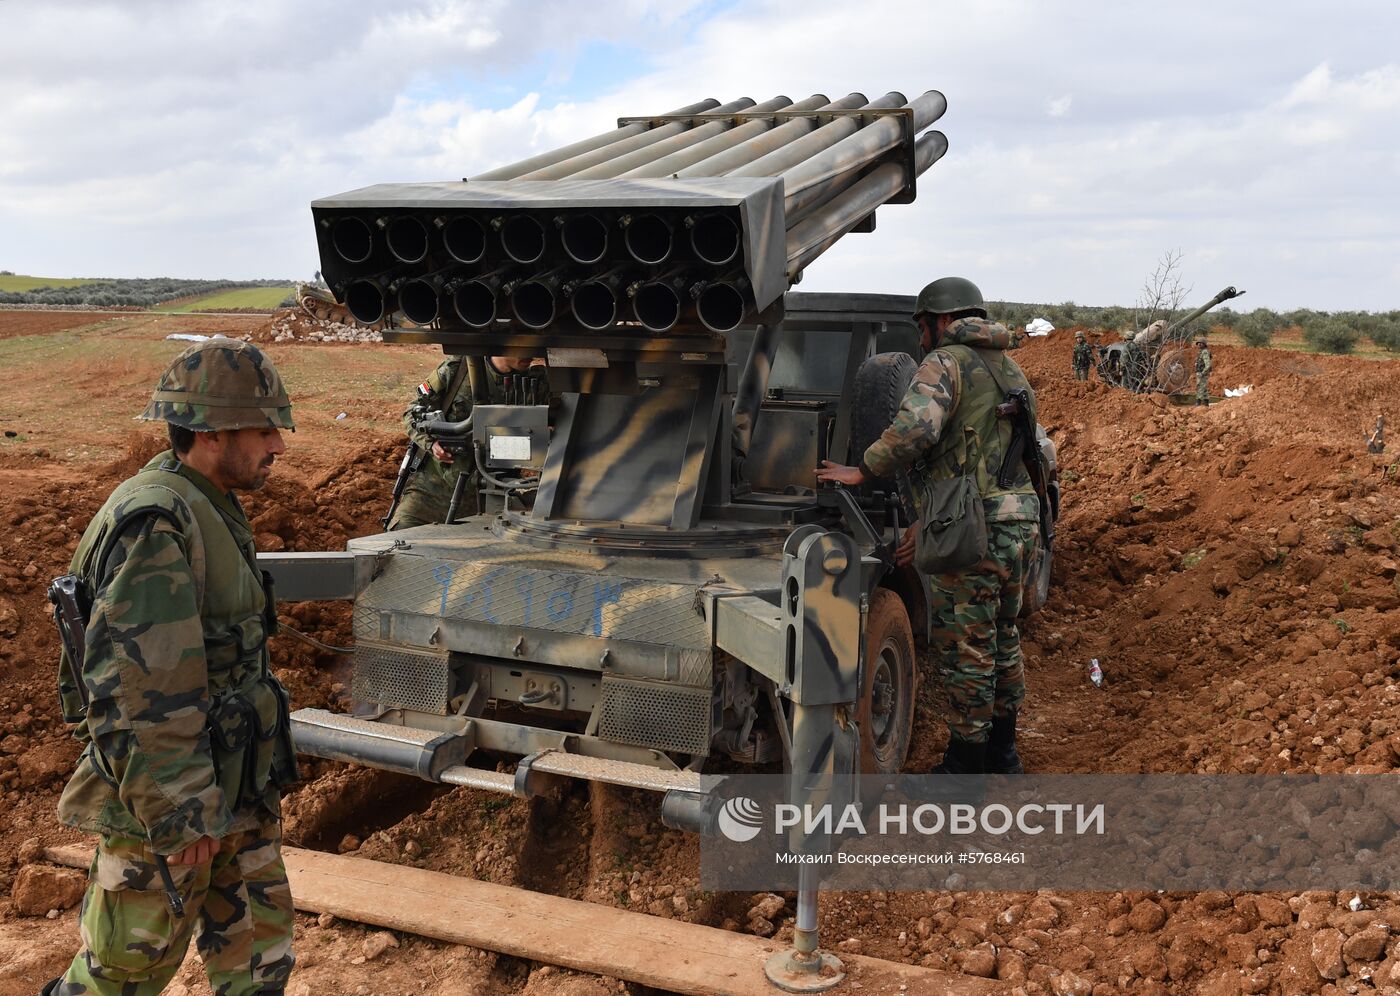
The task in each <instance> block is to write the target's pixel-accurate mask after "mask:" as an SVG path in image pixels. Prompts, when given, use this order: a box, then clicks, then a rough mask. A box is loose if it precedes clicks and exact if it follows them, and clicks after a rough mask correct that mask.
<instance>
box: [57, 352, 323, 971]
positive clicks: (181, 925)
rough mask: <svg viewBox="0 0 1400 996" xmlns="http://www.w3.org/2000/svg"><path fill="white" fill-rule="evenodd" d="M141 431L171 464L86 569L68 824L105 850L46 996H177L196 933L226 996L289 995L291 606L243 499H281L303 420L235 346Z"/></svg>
mask: <svg viewBox="0 0 1400 996" xmlns="http://www.w3.org/2000/svg"><path fill="white" fill-rule="evenodd" d="M140 417H141V418H143V419H147V420H164V421H166V422H167V423H168V424H169V425H168V428H169V434H170V439H171V449H170V450H167V451H166V452H164V453H162V454H160V455H159V456H157V457H155V458H154V459H152V460H151V461H150V463H148V464H147V465H146V466H145V467H144V468H143V469H142V470H141V471H140V472H139V473H138V474H136V476H134V477H132V478H130V479H129V480H127V481H125V482H124V483H122V484H121V485H119V486H118V487H117V489H116V490H115V491H114V492H113V493H112V495H111V497H110V498H108V499H107V502H106V504H104V505H103V506H102V508H101V509H100V510H99V511H98V512H97V514H96V515H95V516H94V518H93V520H92V522H91V524H90V525H89V526H88V528H87V530H86V532H85V533H84V534H83V538H82V541H81V542H80V543H79V545H78V549H77V551H76V553H75V554H74V556H73V562H72V566H71V571H72V573H73V574H75V575H78V576H79V577H80V578H82V579H83V580H84V582H85V583H86V585H87V589H88V591H90V592H91V595H92V603H91V605H92V608H91V612H90V613H88V624H87V629H86V632H85V633H84V634H82V635H81V639H82V641H83V646H84V661H83V666H82V671H81V675H75V674H74V668H73V666H72V662H70V661H69V660H68V659H67V654H66V653H65V654H64V659H63V661H62V667H61V670H60V678H59V692H60V696H61V699H62V703H63V712H64V718H65V720H67V721H68V722H70V723H72V724H74V736H75V737H76V738H77V739H78V740H79V741H80V742H81V743H82V744H83V745H84V749H83V753H82V756H81V757H80V758H79V760H78V765H77V770H76V772H75V773H74V774H73V777H72V778H71V779H70V780H69V782H68V785H67V786H66V787H65V789H64V791H63V796H62V799H61V800H60V802H59V819H60V820H61V821H62V822H63V823H64V824H66V825H68V826H71V827H77V828H79V829H82V830H85V831H87V832H89V833H94V834H99V835H100V840H99V842H98V846H97V853H96V856H95V857H94V859H93V863H92V868H91V870H90V881H89V885H88V890H87V894H86V896H85V897H84V899H83V906H82V913H81V918H80V932H81V935H82V948H81V950H80V951H79V952H78V954H77V956H76V957H75V958H74V959H73V962H72V964H71V965H70V966H69V967H68V971H67V972H66V973H65V974H64V975H63V977H62V978H59V979H55V980H53V981H52V982H50V983H49V984H48V985H47V986H46V987H45V989H44V993H45V994H46V996H55V994H56V996H77V994H79V993H94V994H108V993H110V994H113V996H116V994H122V996H146V994H154V993H159V992H160V991H161V990H163V989H164V988H165V986H166V984H167V983H169V981H170V979H171V978H172V977H173V976H174V975H175V972H176V970H177V969H179V967H180V962H181V960H182V959H183V958H184V956H185V951H186V949H187V948H188V947H189V943H190V939H191V937H192V936H194V935H195V934H196V933H198V939H197V941H196V943H197V945H198V948H199V953H200V956H201V957H202V958H203V960H204V966H205V970H206V971H207V973H208V975H209V982H210V985H211V986H212V988H213V990H214V992H215V993H217V994H219V996H244V994H249V993H260V994H268V996H271V994H277V993H282V992H283V991H284V990H285V987H286V984H287V978H288V976H289V975H290V974H291V970H292V964H293V961H294V959H293V956H292V895H291V890H290V888H289V887H288V884H287V873H286V869H285V867H284V866H283V863H282V856H281V826H280V819H279V814H280V790H281V788H282V787H283V786H285V785H287V784H290V783H291V782H292V781H294V780H295V779H296V761H295V754H294V749H293V746H292V742H291V737H290V731H289V718H288V712H289V709H288V701H287V693H286V691H285V689H283V688H282V685H281V684H280V683H279V682H278V680H277V678H276V677H275V676H274V675H273V674H272V673H271V672H270V670H269V668H268V649H267V639H268V636H269V635H270V633H271V631H272V629H273V627H274V626H275V625H276V608H275V606H274V604H273V603H272V601H271V589H270V587H269V586H267V584H266V582H265V579H264V577H263V575H262V574H261V573H260V571H259V570H258V567H257V563H256V560H255V557H256V554H255V552H254V549H253V532H252V529H251V528H250V527H249V524H248V520H247V518H246V517H245V516H244V514H243V509H242V507H241V506H240V505H239V503H238V499H237V498H235V497H234V494H233V493H234V491H236V490H249V491H251V490H256V489H257V488H259V487H261V486H262V485H263V484H264V483H265V482H266V480H267V477H268V474H269V473H270V472H271V470H272V465H273V462H274V461H275V460H276V458H277V456H278V455H279V454H281V453H282V452H283V451H284V449H285V446H284V444H283V441H282V435H281V430H282V429H291V428H293V425H292V409H291V403H290V401H289V400H288V398H287V392H286V390H285V389H284V387H283V385H282V380H281V378H280V377H279V376H278V374H277V371H276V369H275V368H274V367H273V365H272V363H271V362H270V361H269V360H268V359H267V357H265V356H264V355H263V353H262V352H261V351H259V350H258V349H257V348H256V347H254V346H252V345H251V344H249V343H246V342H241V341H236V340H230V339H225V338H222V337H217V338H213V339H210V340H208V341H206V342H202V343H199V344H198V345H195V346H191V347H190V348H189V349H187V350H185V351H184V352H183V353H181V354H180V356H179V357H178V358H176V360H175V361H174V363H172V364H171V366H170V367H169V369H167V370H166V372H165V374H164V375H163V376H162V377H161V379H160V383H159V384H158V385H157V387H156V391H155V394H154V395H153V396H152V399H151V403H150V405H149V406H148V407H147V408H146V410H145V412H144V413H143V414H142V415H141V416H140ZM75 679H76V680H75ZM78 681H81V683H82V687H81V688H80V687H79V686H78ZM84 690H85V691H86V695H84V694H83V692H84ZM167 876H168V879H169V881H168V882H167V881H166V878H167ZM172 892H173V893H175V894H178V899H179V901H181V902H182V903H183V911H179V910H177V909H176V906H177V903H176V900H175V898H174V897H173V896H172V895H171V893H172ZM177 914H179V915H177ZM196 928H198V930H197V931H196Z"/></svg>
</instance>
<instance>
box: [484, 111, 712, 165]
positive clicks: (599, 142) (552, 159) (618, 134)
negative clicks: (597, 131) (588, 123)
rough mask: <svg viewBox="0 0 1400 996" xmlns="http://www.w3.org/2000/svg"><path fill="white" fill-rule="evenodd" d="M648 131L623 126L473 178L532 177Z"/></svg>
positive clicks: (641, 124) (641, 125)
mask: <svg viewBox="0 0 1400 996" xmlns="http://www.w3.org/2000/svg"><path fill="white" fill-rule="evenodd" d="M717 106H719V101H718V100H715V99H714V98H713V97H711V98H708V99H706V100H701V101H699V102H697V103H694V104H686V105H685V106H684V107H678V108H676V109H675V110H674V111H668V112H667V114H668V115H671V114H703V113H704V112H705V111H708V110H710V109H711V108H712V107H717ZM646 130H647V126H646V124H645V123H644V122H641V121H637V122H635V123H633V124H629V125H623V126H621V127H620V128H616V129H614V130H613V131H607V132H604V133H603V134H601V135H594V136H593V137H592V138H585V139H582V140H581V141H578V142H575V143H573V144H572V145H566V146H564V147H563V148H562V149H553V150H551V151H549V152H541V153H540V154H539V155H537V156H531V157H530V158H529V159H522V160H520V161H519V162H515V163H511V164H510V165H509V166H498V167H496V168H495V169H493V170H487V171H486V172H485V173H480V174H478V175H476V176H474V177H472V179H473V180H515V179H519V178H520V177H522V176H524V175H525V174H527V173H533V172H535V171H536V170H541V169H544V168H545V167H547V166H553V165H555V164H556V163H561V162H564V161H565V160H568V159H575V158H577V157H579V156H583V155H586V154H588V153H592V152H597V151H598V150H600V149H605V148H607V147H608V146H611V145H616V144H617V143H619V142H621V141H623V140H625V139H628V138H633V137H635V136H637V135H641V134H642V133H644V132H645V131H646Z"/></svg>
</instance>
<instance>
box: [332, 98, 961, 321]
mask: <svg viewBox="0 0 1400 996" xmlns="http://www.w3.org/2000/svg"><path fill="white" fill-rule="evenodd" d="M946 108H947V102H946V100H945V99H944V98H943V95H942V94H940V93H938V92H937V91H932V90H931V91H929V92H928V93H925V94H924V95H923V96H921V97H919V98H918V99H917V100H914V101H912V102H909V101H907V100H906V98H905V97H904V95H903V94H899V93H889V94H886V95H885V96H884V97H881V98H879V99H878V100H873V101H868V100H867V99H866V98H865V96H864V95H862V94H851V95H849V96H847V97H845V98H843V99H841V100H837V101H829V100H828V99H827V98H826V97H825V96H822V95H820V94H818V95H815V96H812V97H810V98H808V99H806V100H803V101H799V102H797V103H793V102H792V101H791V100H789V99H788V98H787V97H775V98H773V99H772V100H769V101H765V102H764V103H761V104H756V103H755V102H754V101H752V100H751V99H749V98H742V99H740V100H736V101H733V102H731V103H729V104H724V105H720V104H719V103H718V102H717V101H715V100H705V101H702V102H700V103H697V104H692V105H690V106H688V107H682V108H679V109H678V110H676V111H672V112H671V113H669V114H663V115H660V116H657V117H650V118H623V119H621V120H620V121H619V122H618V127H617V128H616V129H615V130H613V131H610V132H607V133H604V134H602V135H597V136H594V137H592V138H589V139H585V140H583V141H581V142H576V143H574V144H572V145H569V146H566V147H564V148H561V149H556V150H553V151H551V152H546V153H542V154H540V155H537V156H533V157H531V158H529V159H526V160H523V161H521V162H518V163H514V164H511V165H509V166H503V167H500V168H498V169H494V170H491V171H489V172H487V173H483V174H481V175H479V176H476V177H471V178H468V179H466V180H463V181H460V182H439V183H406V184H379V185H375V186H372V187H366V188H362V189H361V190H356V191H350V192H349V193H346V194H341V195H337V196H335V197H330V198H324V199H321V200H318V201H315V202H313V204H312V214H313V217H314V219H315V221H316V232H317V239H318V245H319V248H320V255H321V264H322V265H321V271H322V274H323V275H324V276H325V278H326V280H327V282H328V283H329V285H330V287H331V290H332V292H333V293H334V294H335V296H336V298H337V299H338V300H340V301H341V302H343V303H344V304H345V305H346V306H347V307H348V309H349V310H350V312H351V314H352V315H354V317H355V318H356V319H357V320H358V321H360V322H362V323H364V324H366V325H370V324H374V323H376V322H379V321H381V320H384V319H386V318H392V317H394V316H396V315H400V314H401V315H402V316H403V317H404V318H406V319H407V320H408V321H409V322H412V323H413V324H414V325H418V326H423V327H430V328H442V329H459V330H460V329H463V328H465V329H467V330H474V331H484V330H496V329H506V328H515V329H517V330H528V331H534V332H538V331H540V330H544V329H551V330H554V331H560V332H569V331H573V332H580V333H589V332H601V331H604V330H608V329H613V328H615V327H618V326H621V327H623V328H625V327H626V326H627V325H628V324H630V323H635V326H636V327H639V328H640V329H642V330H645V331H647V332H650V333H665V332H669V331H671V330H672V329H674V328H676V327H677V326H682V327H688V326H692V325H693V324H694V323H695V322H697V321H698V322H699V323H700V324H701V325H703V326H704V327H705V328H707V329H709V330H710V331H712V332H728V331H730V330H732V329H734V328H736V327H738V326H739V325H740V324H741V323H743V321H744V319H745V317H746V316H753V315H756V314H757V313H758V312H761V311H762V310H763V309H764V308H765V307H767V306H768V305H769V304H771V303H772V302H773V301H774V300H776V299H777V298H778V297H780V296H781V295H782V294H783V293H784V292H785V291H786V290H787V289H788V287H789V286H791V284H792V283H794V282H796V280H797V279H798V278H799V277H800V275H801V272H802V270H803V269H804V268H805V267H806V266H807V265H808V264H810V263H811V262H812V260H814V259H815V258H817V256H819V255H820V254H821V253H823V252H825V251H826V249H828V248H830V246H831V245H833V244H834V243H835V242H836V241H837V240H838V239H839V238H841V236H843V235H845V234H846V233H847V232H850V231H853V230H865V231H868V230H870V229H871V228H872V227H873V215H874V212H875V209H876V208H877V207H879V206H880V205H881V204H884V203H887V202H906V201H909V200H912V199H913V197H914V193H915V181H916V178H917V177H918V175H919V174H920V173H922V172H923V171H924V170H926V169H928V167H929V166H931V165H932V164H933V163H934V162H935V161H937V160H938V159H939V158H940V157H941V156H942V155H943V154H944V152H946V150H947V147H948V145H947V140H946V139H945V138H944V136H943V135H942V133H941V132H938V131H928V132H926V133H925V129H926V128H928V126H929V125H930V124H932V123H933V122H934V121H936V120H937V119H938V118H939V117H940V116H941V115H942V114H943V112H944V111H945V110H946ZM921 133H923V134H921Z"/></svg>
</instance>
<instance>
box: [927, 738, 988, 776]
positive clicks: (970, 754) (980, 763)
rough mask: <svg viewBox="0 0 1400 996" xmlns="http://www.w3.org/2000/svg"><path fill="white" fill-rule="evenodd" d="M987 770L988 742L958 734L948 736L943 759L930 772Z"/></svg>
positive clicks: (971, 773) (978, 773)
mask: <svg viewBox="0 0 1400 996" xmlns="http://www.w3.org/2000/svg"><path fill="white" fill-rule="evenodd" d="M986 770H987V744H986V742H983V743H980V744H978V743H973V742H972V741H971V740H964V739H963V738H962V737H960V736H957V735H956V734H953V735H950V736H949V737H948V749H947V750H946V751H944V752H943V760H941V761H939V762H938V763H937V764H936V765H934V767H933V770H932V771H931V772H929V773H930V774H933V775H981V774H984V773H985V772H986Z"/></svg>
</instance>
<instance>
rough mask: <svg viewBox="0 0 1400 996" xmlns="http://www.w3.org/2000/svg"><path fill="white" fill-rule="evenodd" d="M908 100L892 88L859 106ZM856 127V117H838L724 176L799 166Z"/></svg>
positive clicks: (773, 172)
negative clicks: (881, 95)
mask: <svg viewBox="0 0 1400 996" xmlns="http://www.w3.org/2000/svg"><path fill="white" fill-rule="evenodd" d="M907 102H908V98H907V97H905V96H904V94H902V93H900V92H899V91H898V90H891V91H890V92H889V93H887V94H885V95H884V96H883V97H880V98H878V99H876V100H872V101H870V102H869V103H868V104H863V105H862V106H861V107H860V108H858V109H859V110H864V109H866V108H869V109H871V110H881V109H888V108H893V107H903V106H904V105H905V104H906V103H907ZM853 109H857V108H853ZM859 130H860V119H859V118H855V117H845V116H843V117H839V118H837V119H836V120H834V121H831V122H828V123H827V124H824V125H822V126H821V127H820V128H818V129H816V130H815V131H813V132H811V133H810V134H807V135H803V136H801V137H800V138H798V139H797V140H796V141H793V142H789V143H788V144H787V145H784V146H783V147H782V148H780V149H774V150H773V151H772V152H770V153H768V154H767V155H766V156H760V157H759V158H757V159H755V160H753V162H750V163H746V164H745V165H743V166H740V167H738V168H737V169H733V170H730V171H729V172H728V173H726V174H725V176H779V175H781V174H782V173H783V172H785V171H786V170H790V169H792V168H793V167H795V166H800V165H801V164H802V163H805V162H806V161H807V160H809V159H812V158H813V157H816V156H818V155H819V154H820V153H822V152H824V151H825V150H827V149H830V148H831V147H832V146H833V145H835V144H836V143H838V142H840V141H842V140H843V139H846V138H849V137H850V136H852V135H854V134H855V133H856V132H857V131H859Z"/></svg>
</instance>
